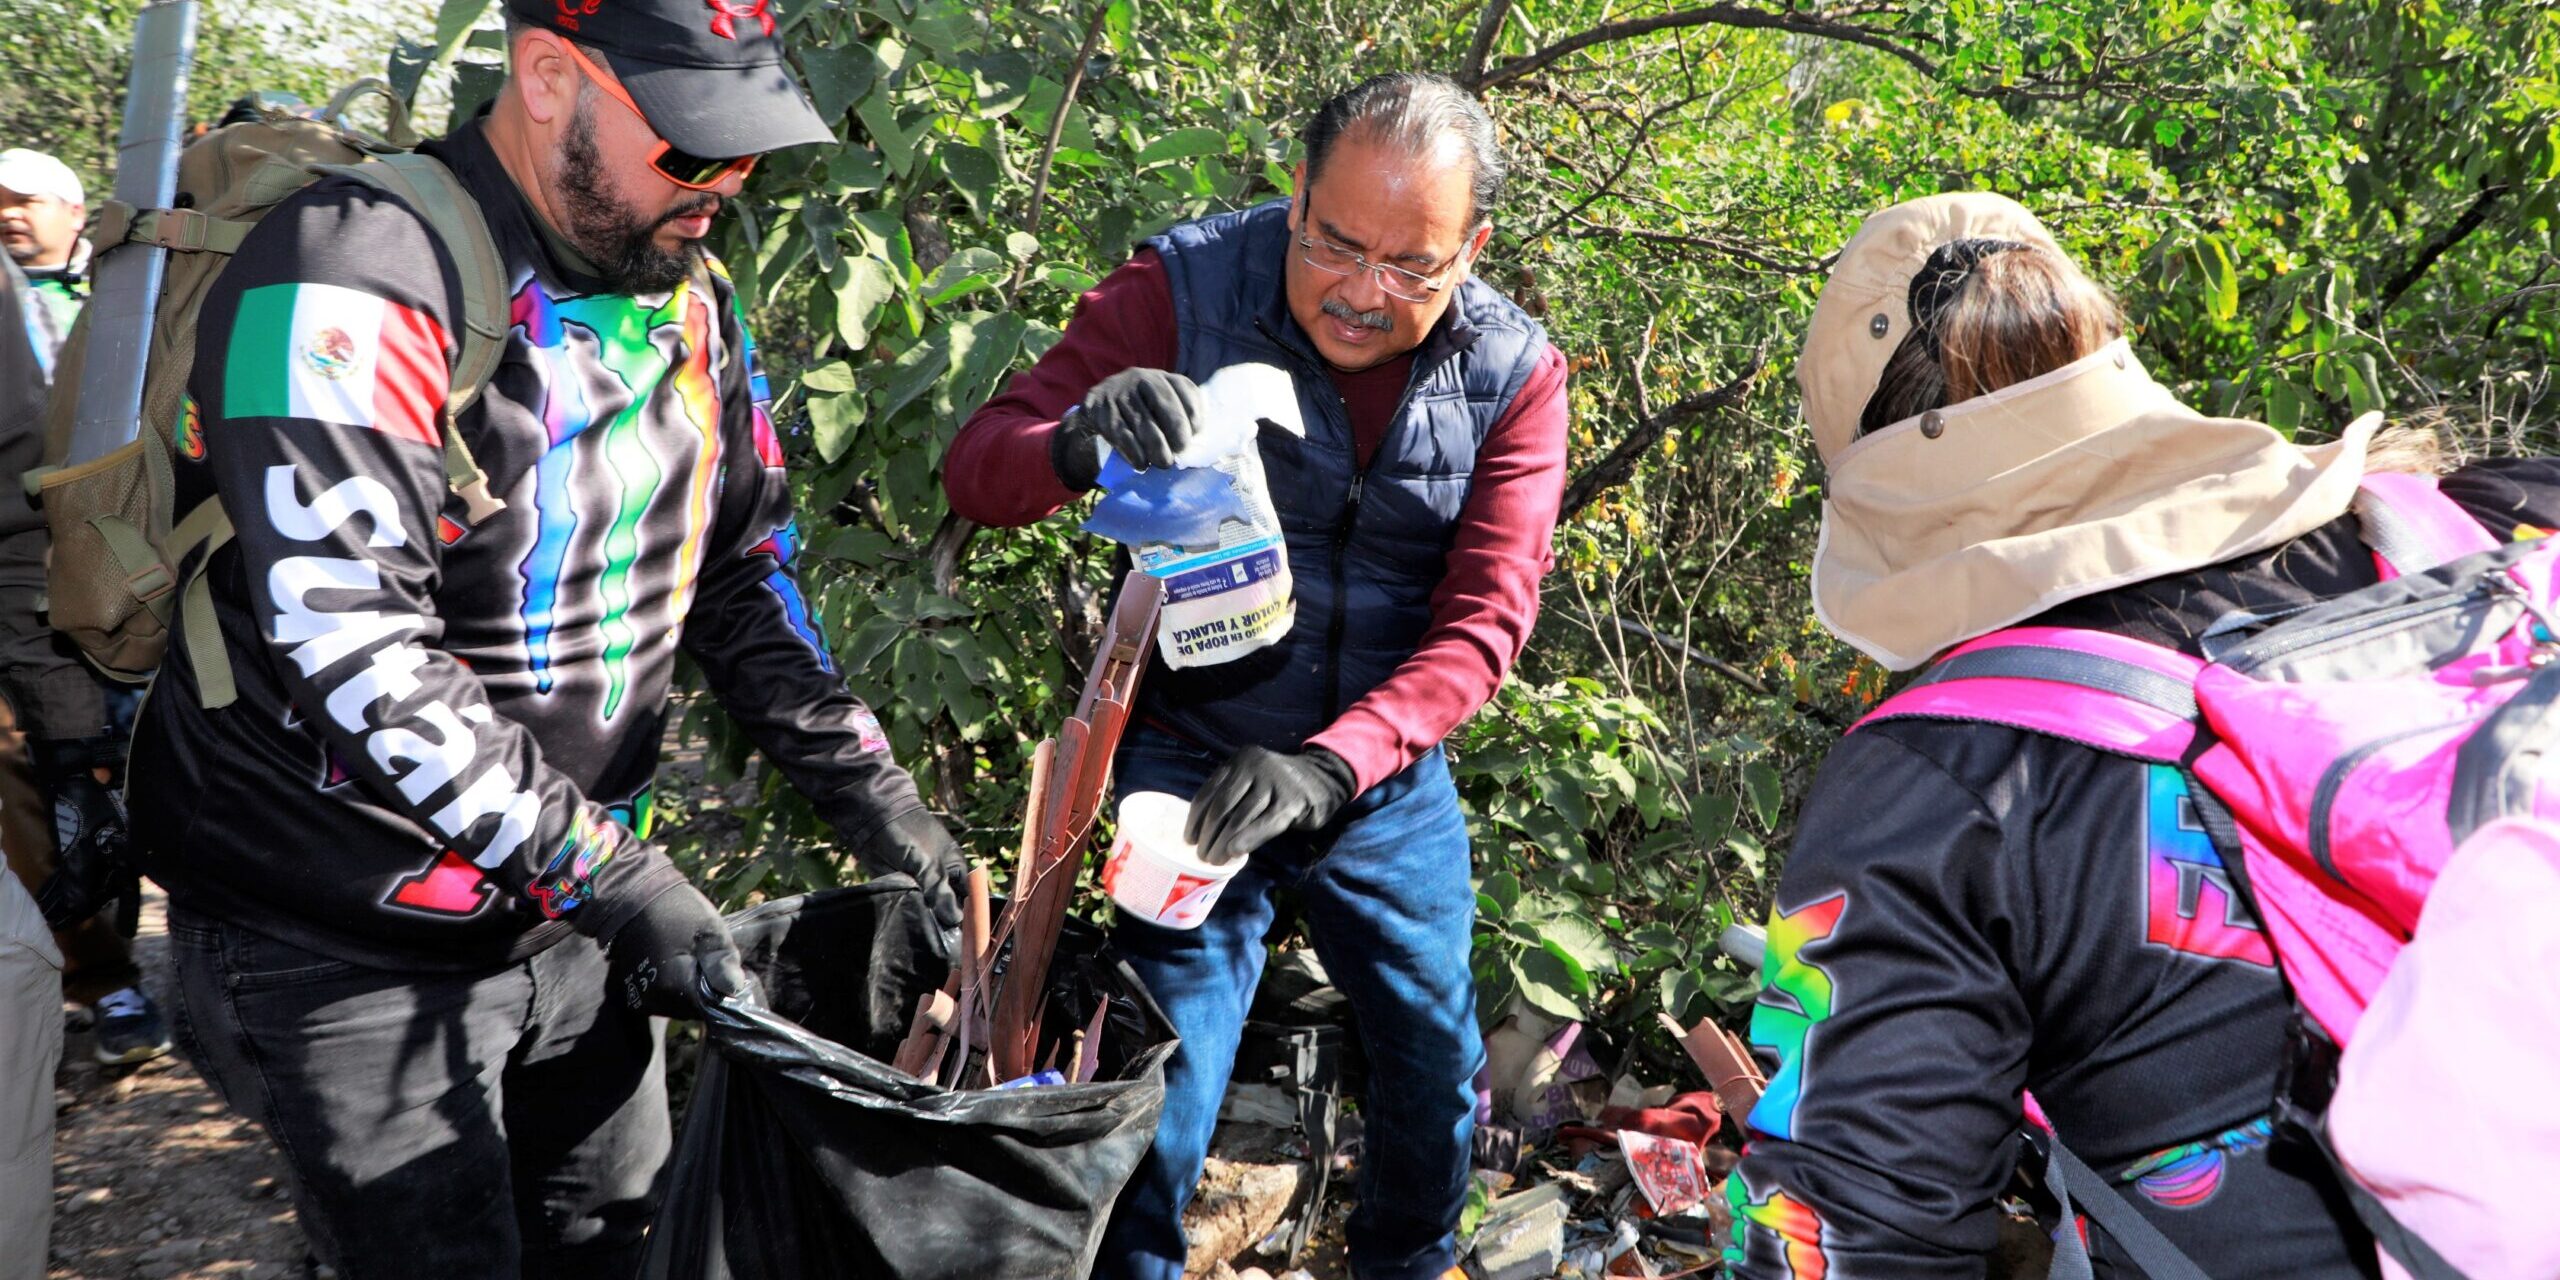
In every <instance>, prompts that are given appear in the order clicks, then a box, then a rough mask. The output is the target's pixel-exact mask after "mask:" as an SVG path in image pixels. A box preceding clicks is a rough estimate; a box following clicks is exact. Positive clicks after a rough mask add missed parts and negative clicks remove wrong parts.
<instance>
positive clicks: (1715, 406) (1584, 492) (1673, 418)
mask: <svg viewBox="0 0 2560 1280" xmlns="http://www.w3.org/2000/svg"><path fill="white" fill-rule="evenodd" d="M1768 362H1769V360H1768V353H1767V352H1765V351H1761V352H1754V353H1753V354H1752V356H1751V363H1750V364H1749V365H1747V366H1745V367H1744V368H1743V370H1742V372H1741V373H1739V374H1736V375H1734V377H1733V378H1732V379H1731V380H1730V381H1728V382H1726V383H1725V384H1724V385H1723V386H1720V387H1717V388H1715V389H1714V390H1711V391H1701V392H1699V393H1698V394H1696V395H1694V396H1690V397H1689V398H1687V399H1685V400H1680V401H1676V402H1674V403H1672V404H1670V405H1667V406H1664V408H1663V410H1662V412H1660V413H1657V414H1652V415H1649V416H1647V417H1645V418H1643V419H1642V420H1641V421H1639V422H1637V423H1636V425H1635V429H1634V430H1632V431H1629V432H1628V433H1627V437H1626V439H1624V440H1620V441H1619V442H1618V443H1617V446H1616V447H1615V448H1612V449H1610V450H1609V452H1608V454H1607V455H1606V456H1604V457H1602V458H1601V459H1600V460H1599V461H1598V462H1595V463H1593V464H1591V466H1590V467H1589V469H1587V470H1585V471H1584V472H1583V473H1582V474H1581V475H1578V476H1575V477H1574V478H1573V480H1572V482H1571V483H1569V484H1567V485H1566V486H1565V487H1564V507H1563V509H1562V510H1561V511H1560V512H1559V513H1558V514H1557V516H1556V519H1558V520H1560V521H1561V520H1569V519H1572V518H1573V516H1574V515H1575V514H1577V513H1579V512H1580V511H1581V510H1582V509H1583V508H1584V507H1587V506H1589V505H1591V500H1592V499H1594V498H1597V497H1599V496H1600V495H1601V494H1603V493H1606V492H1608V491H1609V490H1611V489H1614V488H1616V487H1618V486H1619V485H1622V484H1625V483H1626V482H1627V478H1628V477H1629V476H1632V475H1634V474H1635V473H1636V463H1637V462H1639V461H1641V460H1642V459H1643V458H1644V455H1645V452H1646V451H1647V450H1649V449H1652V448H1653V447H1654V446H1655V445H1657V444H1660V443H1662V437H1663V435H1664V434H1665V433H1666V432H1668V431H1670V430H1671V428H1673V427H1675V426H1678V425H1680V424H1681V423H1683V422H1687V421H1689V420H1690V419H1693V418H1702V417H1705V416H1706V415H1708V414H1710V413H1714V412H1715V411H1717V410H1719V409H1722V408H1724V407H1726V406H1728V405H1730V404H1732V403H1734V402H1735V401H1737V400H1740V399H1741V398H1742V397H1743V394H1744V393H1745V392H1748V391H1749V390H1750V389H1751V384H1752V382H1753V381H1754V380H1756V379H1758V378H1759V376H1760V371H1761V370H1762V369H1764V368H1766V367H1767V366H1768ZM1636 376H1638V377H1642V376H1644V375H1643V372H1642V371H1641V370H1639V371H1637V375H1636Z"/></svg>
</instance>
